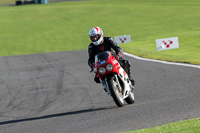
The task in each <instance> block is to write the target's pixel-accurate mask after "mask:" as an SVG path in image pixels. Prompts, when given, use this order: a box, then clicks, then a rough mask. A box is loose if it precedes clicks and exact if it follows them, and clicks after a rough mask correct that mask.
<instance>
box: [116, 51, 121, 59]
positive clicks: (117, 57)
mask: <svg viewBox="0 0 200 133" xmlns="http://www.w3.org/2000/svg"><path fill="white" fill-rule="evenodd" d="M115 58H116V60H120V59H122V53H120V52H119V53H118V54H117V55H116V57H115Z"/></svg>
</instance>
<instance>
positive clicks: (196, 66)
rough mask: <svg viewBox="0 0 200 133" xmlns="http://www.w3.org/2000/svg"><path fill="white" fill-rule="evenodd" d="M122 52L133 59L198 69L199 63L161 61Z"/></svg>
mask: <svg viewBox="0 0 200 133" xmlns="http://www.w3.org/2000/svg"><path fill="white" fill-rule="evenodd" d="M123 53H124V55H126V56H129V57H132V58H135V59H138V60H143V61H151V62H159V63H163V64H171V65H178V66H187V67H194V68H198V69H200V66H199V65H192V64H185V63H175V62H168V61H161V60H154V59H146V58H142V57H139V56H136V55H133V54H130V53H126V52H123Z"/></svg>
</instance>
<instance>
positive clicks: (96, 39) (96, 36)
mask: <svg viewBox="0 0 200 133" xmlns="http://www.w3.org/2000/svg"><path fill="white" fill-rule="evenodd" d="M89 36H90V39H91V41H92V43H93V44H94V45H96V46H97V45H99V44H101V43H102V42H103V31H102V30H101V28H100V27H93V28H92V29H91V30H90V31H89Z"/></svg>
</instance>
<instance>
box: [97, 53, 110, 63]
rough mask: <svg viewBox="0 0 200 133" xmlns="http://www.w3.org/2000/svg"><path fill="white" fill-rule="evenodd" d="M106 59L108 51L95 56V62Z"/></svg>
mask: <svg viewBox="0 0 200 133" xmlns="http://www.w3.org/2000/svg"><path fill="white" fill-rule="evenodd" d="M108 57H109V52H108V51H104V52H101V53H99V54H97V55H96V57H95V62H101V61H104V60H106V59H108Z"/></svg>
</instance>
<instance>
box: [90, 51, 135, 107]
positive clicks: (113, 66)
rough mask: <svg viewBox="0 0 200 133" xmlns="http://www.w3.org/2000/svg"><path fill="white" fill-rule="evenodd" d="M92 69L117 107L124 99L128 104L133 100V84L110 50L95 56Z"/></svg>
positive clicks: (120, 105)
mask: <svg viewBox="0 0 200 133" xmlns="http://www.w3.org/2000/svg"><path fill="white" fill-rule="evenodd" d="M93 71H94V73H95V74H96V77H97V78H99V81H100V83H101V84H102V86H103V88H104V90H105V91H106V92H107V93H108V95H110V96H112V98H113V100H114V101H115V103H116V104H117V106H118V107H122V106H124V104H125V101H126V102H127V103H128V104H133V103H134V102H135V98H134V92H133V90H134V86H133V85H132V84H131V81H130V80H129V77H128V75H127V73H126V72H125V70H124V69H123V68H122V67H121V65H120V63H119V62H118V61H117V60H116V59H115V57H114V56H113V55H112V54H111V52H109V51H104V52H101V53H99V54H97V55H96V56H95V63H94V64H93Z"/></svg>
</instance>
